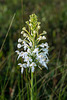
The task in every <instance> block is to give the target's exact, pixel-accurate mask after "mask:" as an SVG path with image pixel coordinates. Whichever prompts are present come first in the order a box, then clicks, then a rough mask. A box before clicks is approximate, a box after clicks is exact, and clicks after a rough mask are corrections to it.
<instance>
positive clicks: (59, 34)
mask: <svg viewBox="0 0 67 100" xmlns="http://www.w3.org/2000/svg"><path fill="white" fill-rule="evenodd" d="M32 13H35V14H36V15H37V16H38V20H39V21H40V22H41V30H40V32H42V31H43V30H46V31H47V42H48V44H49V60H50V61H49V64H48V67H49V70H48V71H47V70H46V69H43V70H42V71H41V70H40V69H36V71H35V73H34V80H35V76H36V81H37V82H38V83H37V82H36V83H37V86H36V89H35V93H34V95H35V97H37V99H35V98H34V100H67V99H66V98H67V0H11V1H10V0H0V100H27V94H26V93H27V88H25V87H26V86H27V85H29V82H28V80H29V78H28V77H30V74H28V73H27V72H26V71H25V72H24V74H23V75H21V74H20V68H19V67H18V66H17V63H18V61H17V54H16V53H15V50H16V49H17V40H18V38H19V37H20V32H21V30H22V27H23V26H25V21H27V20H28V19H29V15H30V14H32ZM20 91H22V92H20ZM28 92H30V91H28ZM28 94H30V93H28ZM21 98H22V99H21ZM28 100H30V99H28Z"/></svg>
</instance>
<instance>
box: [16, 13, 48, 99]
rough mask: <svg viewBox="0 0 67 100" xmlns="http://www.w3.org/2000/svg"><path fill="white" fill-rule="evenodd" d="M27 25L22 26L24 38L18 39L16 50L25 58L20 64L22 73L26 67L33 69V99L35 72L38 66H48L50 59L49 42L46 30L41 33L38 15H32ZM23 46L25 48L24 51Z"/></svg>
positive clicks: (19, 55)
mask: <svg viewBox="0 0 67 100" xmlns="http://www.w3.org/2000/svg"><path fill="white" fill-rule="evenodd" d="M26 24H27V26H28V27H27V29H26V27H23V28H22V31H21V35H22V37H24V39H22V38H19V39H18V45H17V47H18V49H20V50H19V51H18V50H16V52H17V54H18V58H17V59H19V58H20V57H21V58H22V59H23V63H19V64H18V65H19V66H20V67H21V73H23V71H24V69H25V68H28V69H29V70H31V100H34V99H33V93H34V92H33V72H34V71H35V68H36V67H39V68H40V69H42V67H45V68H47V69H48V67H47V63H48V61H49V59H48V48H49V46H48V43H47V42H45V43H44V41H46V36H45V35H46V31H43V32H42V33H39V30H40V24H41V23H40V22H38V19H37V16H36V15H35V14H32V15H30V19H29V21H26ZM21 48H23V49H24V50H23V51H22V50H21Z"/></svg>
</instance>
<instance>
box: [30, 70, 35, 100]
mask: <svg viewBox="0 0 67 100" xmlns="http://www.w3.org/2000/svg"><path fill="white" fill-rule="evenodd" d="M33 94H34V91H33V72H32V70H31V100H33Z"/></svg>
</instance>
